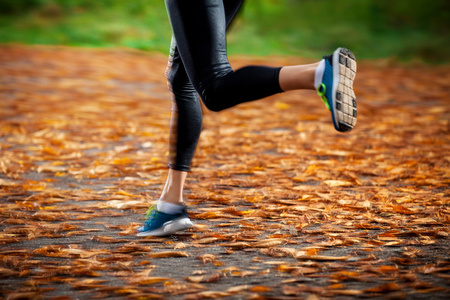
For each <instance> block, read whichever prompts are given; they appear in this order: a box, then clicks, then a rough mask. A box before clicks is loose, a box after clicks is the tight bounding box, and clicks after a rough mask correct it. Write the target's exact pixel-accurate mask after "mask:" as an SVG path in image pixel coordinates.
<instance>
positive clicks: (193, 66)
mask: <svg viewBox="0 0 450 300" xmlns="http://www.w3.org/2000/svg"><path fill="white" fill-rule="evenodd" d="M242 1H243V0H166V8H167V12H168V15H169V19H170V23H171V25H172V31H173V38H172V44H171V53H170V58H169V65H168V67H167V70H166V76H167V79H168V83H169V88H170V90H171V92H172V118H171V132H170V138H169V140H170V141H169V144H170V150H169V168H171V169H174V170H179V171H189V169H190V164H191V160H192V158H193V156H194V152H195V148H196V147H197V143H198V139H199V137H200V132H201V127H202V111H201V105H200V102H199V99H198V95H200V97H201V99H202V101H203V103H204V104H205V106H206V107H207V108H208V109H210V110H212V111H220V110H223V109H226V108H229V107H232V106H235V105H237V104H240V103H243V102H248V101H253V100H257V99H261V98H264V97H267V96H270V95H273V94H276V93H280V92H282V90H281V88H280V85H279V82H278V76H279V72H280V69H281V68H272V67H264V66H247V67H244V68H241V69H238V70H236V71H233V70H232V68H231V66H230V63H229V62H228V58H227V50H226V36H225V32H226V28H227V27H228V25H229V24H230V23H231V21H232V19H233V17H234V16H235V15H236V13H237V12H238V10H239V8H240V6H241V4H242Z"/></svg>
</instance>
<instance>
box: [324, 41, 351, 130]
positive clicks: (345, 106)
mask: <svg viewBox="0 0 450 300" xmlns="http://www.w3.org/2000/svg"><path fill="white" fill-rule="evenodd" d="M323 58H324V59H325V71H324V74H323V78H322V83H321V84H320V85H319V87H318V88H317V92H318V94H319V96H321V97H322V100H323V102H325V105H326V106H327V108H328V109H329V110H330V111H331V118H332V120H333V125H334V128H336V130H337V131H350V130H352V129H353V127H354V126H355V124H356V116H357V111H356V96H355V92H354V91H353V80H355V76H356V59H355V56H354V55H353V53H352V52H351V51H350V50H348V49H345V48H338V49H337V50H336V51H334V52H333V54H331V55H327V56H324V57H323Z"/></svg>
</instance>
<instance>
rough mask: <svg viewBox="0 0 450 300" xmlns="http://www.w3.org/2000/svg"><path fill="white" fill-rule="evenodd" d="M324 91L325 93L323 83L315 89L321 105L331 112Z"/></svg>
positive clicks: (325, 89)
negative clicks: (321, 102) (323, 104)
mask: <svg viewBox="0 0 450 300" xmlns="http://www.w3.org/2000/svg"><path fill="white" fill-rule="evenodd" d="M326 91H327V87H326V86H325V84H323V83H321V84H320V85H319V87H318V88H317V94H318V95H319V96H320V98H321V99H322V101H323V103H325V105H326V106H327V108H328V110H329V111H331V108H330V104H328V99H327V97H326V96H325V93H326Z"/></svg>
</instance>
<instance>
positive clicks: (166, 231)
mask: <svg viewBox="0 0 450 300" xmlns="http://www.w3.org/2000/svg"><path fill="white" fill-rule="evenodd" d="M192 226H194V225H193V224H192V222H191V220H190V219H189V218H188V217H181V218H178V219H175V220H172V221H169V222H166V223H164V224H163V226H162V227H160V228H158V229H155V230H152V231H144V232H138V233H137V236H165V235H171V234H172V233H175V232H177V231H181V230H185V229H189V228H192Z"/></svg>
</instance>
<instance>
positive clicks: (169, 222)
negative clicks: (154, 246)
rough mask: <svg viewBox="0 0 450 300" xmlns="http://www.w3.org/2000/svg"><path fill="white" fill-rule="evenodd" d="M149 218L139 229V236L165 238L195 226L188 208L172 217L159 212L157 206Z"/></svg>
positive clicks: (150, 212)
mask: <svg viewBox="0 0 450 300" xmlns="http://www.w3.org/2000/svg"><path fill="white" fill-rule="evenodd" d="M147 216H148V218H147V220H146V221H145V223H144V225H143V226H141V227H139V228H138V233H137V236H165V235H170V234H172V233H175V232H177V231H181V230H185V229H188V228H191V227H192V226H193V224H192V222H191V220H190V219H189V216H188V213H187V211H186V208H184V209H183V211H182V212H180V213H178V214H173V215H172V214H166V213H163V212H160V211H158V210H157V209H156V205H153V206H152V207H150V209H149V210H148V212H147Z"/></svg>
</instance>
